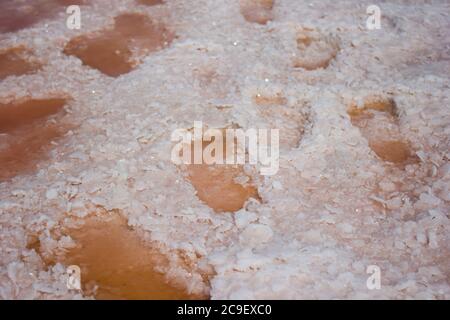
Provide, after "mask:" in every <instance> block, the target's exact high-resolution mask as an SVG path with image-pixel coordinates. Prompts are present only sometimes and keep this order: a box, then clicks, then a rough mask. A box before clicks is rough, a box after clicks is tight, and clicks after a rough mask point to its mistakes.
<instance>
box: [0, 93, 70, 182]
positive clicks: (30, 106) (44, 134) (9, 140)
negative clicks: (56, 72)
mask: <svg viewBox="0 0 450 320" xmlns="http://www.w3.org/2000/svg"><path fill="white" fill-rule="evenodd" d="M65 103H66V99H63V98H52V99H29V100H21V101H18V102H12V103H6V104H2V103H0V167H1V168H2V169H1V170H0V181H4V180H7V179H10V178H12V177H14V176H16V175H18V174H22V173H29V172H31V171H33V170H34V169H35V167H36V165H37V163H38V162H39V161H42V160H44V159H46V157H47V155H48V150H49V149H50V147H51V143H52V141H54V140H57V139H58V138H60V137H61V136H62V135H63V134H64V133H65V132H66V130H67V129H68V128H67V127H66V126H62V125H60V124H58V122H54V121H48V120H49V118H50V117H54V116H55V115H57V114H61V112H62V108H63V106H64V105H65Z"/></svg>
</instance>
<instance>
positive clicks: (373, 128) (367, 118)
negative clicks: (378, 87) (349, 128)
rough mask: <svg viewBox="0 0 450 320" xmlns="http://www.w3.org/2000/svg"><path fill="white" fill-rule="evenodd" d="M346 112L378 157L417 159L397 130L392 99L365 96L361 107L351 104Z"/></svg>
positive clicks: (399, 161) (398, 161) (401, 161)
mask: <svg viewBox="0 0 450 320" xmlns="http://www.w3.org/2000/svg"><path fill="white" fill-rule="evenodd" d="M348 114H349V115H350V118H351V121H352V124H353V125H354V126H356V127H358V128H359V130H360V131H361V133H362V135H363V136H364V137H365V138H366V139H367V140H368V142H369V147H370V148H371V149H372V150H373V152H375V154H376V155H377V156H378V157H379V158H381V159H382V160H384V161H387V162H391V163H395V164H408V163H414V162H416V161H417V157H416V156H415V155H414V153H413V152H412V150H411V148H410V146H409V143H408V142H407V141H406V140H405V139H404V138H403V136H402V135H401V133H400V129H399V127H398V115H397V110H396V105H395V101H394V100H392V99H379V98H368V99H366V101H365V103H364V106H363V107H361V108H357V107H356V106H351V107H350V108H349V110H348Z"/></svg>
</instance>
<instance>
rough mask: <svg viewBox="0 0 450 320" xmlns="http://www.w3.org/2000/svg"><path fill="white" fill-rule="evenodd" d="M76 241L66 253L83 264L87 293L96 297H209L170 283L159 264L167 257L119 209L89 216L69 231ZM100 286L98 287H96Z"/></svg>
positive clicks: (68, 262) (72, 261) (69, 259)
mask: <svg viewBox="0 0 450 320" xmlns="http://www.w3.org/2000/svg"><path fill="white" fill-rule="evenodd" d="M67 233H68V234H69V235H70V236H71V237H72V238H73V239H74V240H75V242H76V243H77V246H76V247H75V248H73V249H70V250H69V251H68V252H67V254H66V256H65V257H64V259H63V260H64V263H65V264H66V265H78V266H79V267H80V268H81V282H82V289H83V293H84V294H85V295H92V294H93V295H95V297H96V298H97V299H164V300H168V299H206V298H207V297H206V296H202V295H195V294H189V293H187V292H186V290H185V289H184V288H182V287H179V286H175V285H173V284H171V283H170V282H169V281H168V280H167V279H166V277H165V276H164V274H163V273H160V272H157V271H155V268H156V267H158V266H159V267H165V266H167V260H166V259H165V257H164V256H163V255H162V254H161V253H159V252H158V251H157V250H156V249H154V248H152V247H151V246H150V245H149V244H147V243H145V242H143V241H142V240H141V238H140V237H139V235H138V234H137V232H136V231H135V230H133V229H131V228H130V227H128V225H127V223H126V220H125V219H124V218H122V217H121V216H120V215H119V214H118V213H112V214H108V215H101V216H89V217H88V218H86V219H85V221H84V225H82V226H81V227H80V228H77V229H75V228H73V229H69V230H68V232H67ZM96 287H97V289H96V290H95V288H96Z"/></svg>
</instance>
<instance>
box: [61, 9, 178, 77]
mask: <svg viewBox="0 0 450 320" xmlns="http://www.w3.org/2000/svg"><path fill="white" fill-rule="evenodd" d="M174 37H175V35H174V34H173V32H171V31H169V30H168V29H167V28H166V26H165V25H164V24H163V23H161V22H157V21H154V20H153V19H151V18H150V17H148V16H146V15H144V14H139V13H123V14H121V15H119V16H117V17H115V18H114V27H113V28H111V29H103V30H100V31H97V32H94V33H91V34H85V35H81V36H78V37H75V38H73V39H71V40H70V41H69V43H67V45H66V46H65V48H64V53H65V54H66V55H70V56H75V57H77V58H79V59H80V60H81V61H82V62H83V64H84V65H87V66H90V67H91V68H94V69H97V70H99V71H101V72H102V73H104V74H106V75H108V76H111V77H118V76H119V75H121V74H125V73H128V72H130V71H132V70H133V69H134V68H135V67H136V66H137V65H138V64H139V63H140V60H141V59H142V58H143V57H144V56H146V55H148V54H149V53H151V52H155V51H158V50H161V49H163V48H165V47H167V46H168V45H169V44H170V43H171V42H172V40H173V39H174Z"/></svg>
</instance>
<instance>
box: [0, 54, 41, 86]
mask: <svg viewBox="0 0 450 320" xmlns="http://www.w3.org/2000/svg"><path fill="white" fill-rule="evenodd" d="M40 68H41V64H40V63H39V62H37V61H36V60H35V59H34V58H33V53H32V51H31V50H29V49H27V48H25V47H24V46H18V47H14V48H9V49H6V50H2V51H0V80H3V79H5V78H7V77H9V76H21V75H24V74H30V73H34V72H36V71H38V70H39V69H40Z"/></svg>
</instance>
